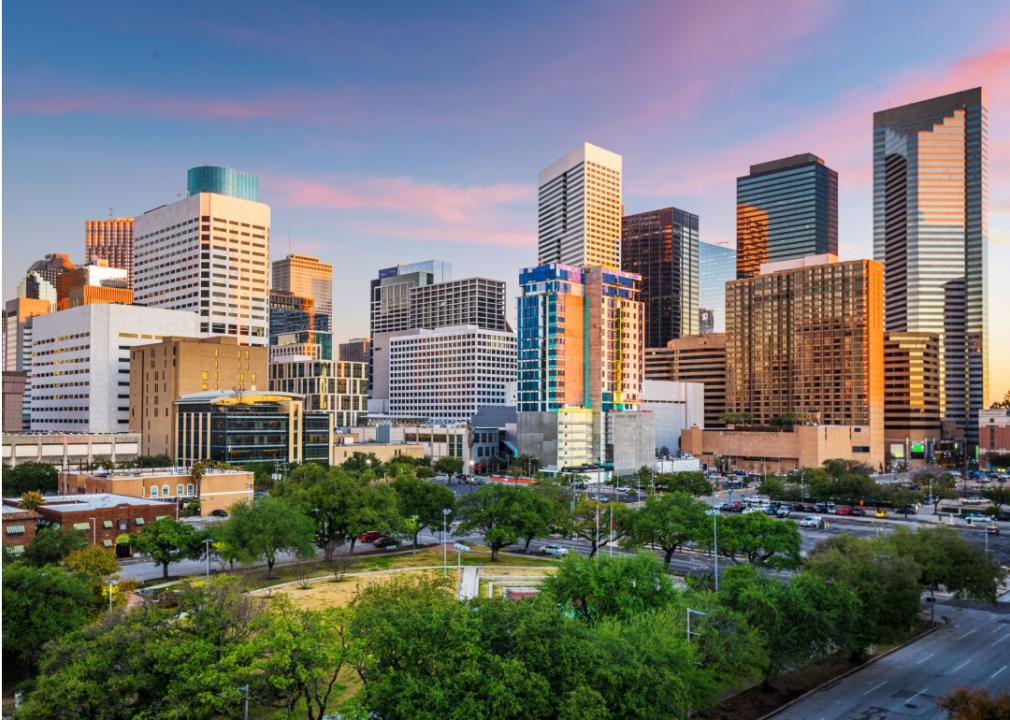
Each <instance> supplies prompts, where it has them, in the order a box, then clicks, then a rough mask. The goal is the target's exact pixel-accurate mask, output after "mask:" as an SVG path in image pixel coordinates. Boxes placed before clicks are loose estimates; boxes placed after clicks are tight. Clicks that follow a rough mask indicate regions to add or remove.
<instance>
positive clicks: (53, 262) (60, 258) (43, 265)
mask: <svg viewBox="0 0 1010 720" xmlns="http://www.w3.org/2000/svg"><path fill="white" fill-rule="evenodd" d="M75 267H77V266H76V265H74V264H73V263H72V262H71V261H70V258H69V257H68V256H67V255H65V254H63V253H50V254H48V255H46V256H45V258H43V259H42V260H36V261H35V262H33V263H32V264H31V266H30V267H29V268H28V272H26V273H25V276H24V278H22V280H21V282H20V283H19V284H18V297H25V298H34V299H36V300H48V301H49V302H51V303H52V304H53V307H56V301H57V292H56V279H57V278H58V277H59V276H60V275H62V274H63V273H65V272H68V271H70V270H73V269H74V268H75Z"/></svg>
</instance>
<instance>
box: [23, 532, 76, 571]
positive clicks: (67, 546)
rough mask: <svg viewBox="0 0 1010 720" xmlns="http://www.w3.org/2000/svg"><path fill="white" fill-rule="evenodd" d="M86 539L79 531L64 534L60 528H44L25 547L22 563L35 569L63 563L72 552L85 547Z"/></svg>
mask: <svg viewBox="0 0 1010 720" xmlns="http://www.w3.org/2000/svg"><path fill="white" fill-rule="evenodd" d="M87 545H88V539H87V538H86V537H85V534H84V533H83V532H82V531H80V530H71V531H68V532H64V531H63V529H62V528H59V527H56V526H53V527H44V528H40V529H39V530H38V532H36V533H35V537H34V538H32V541H31V542H30V543H28V546H27V547H25V552H24V555H23V558H24V561H25V562H27V563H29V564H30V565H34V566H36V567H42V566H43V565H50V564H57V563H61V562H63V559H64V558H66V557H67V556H68V555H69V554H70V553H72V552H73V551H74V550H80V549H81V548H83V547H87Z"/></svg>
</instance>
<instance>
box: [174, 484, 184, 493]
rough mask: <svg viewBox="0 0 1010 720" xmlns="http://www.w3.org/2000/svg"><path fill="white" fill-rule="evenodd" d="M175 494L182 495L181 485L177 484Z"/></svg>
mask: <svg viewBox="0 0 1010 720" xmlns="http://www.w3.org/2000/svg"><path fill="white" fill-rule="evenodd" d="M175 494H176V495H182V483H179V484H178V485H176V486H175Z"/></svg>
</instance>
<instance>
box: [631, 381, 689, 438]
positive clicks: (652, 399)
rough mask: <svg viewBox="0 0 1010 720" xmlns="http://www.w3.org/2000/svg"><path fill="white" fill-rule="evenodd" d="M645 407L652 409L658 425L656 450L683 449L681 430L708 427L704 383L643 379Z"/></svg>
mask: <svg viewBox="0 0 1010 720" xmlns="http://www.w3.org/2000/svg"><path fill="white" fill-rule="evenodd" d="M640 407H641V408H642V409H643V410H651V411H652V414H653V417H654V418H655V426H656V450H657V451H660V450H662V449H663V448H665V449H666V450H667V451H668V453H669V454H670V455H676V454H677V453H679V452H680V431H681V430H683V429H684V428H689V427H692V426H694V425H697V426H698V427H700V428H704V427H705V385H704V384H703V383H694V382H678V381H674V380H643V381H642V402H641V405H640Z"/></svg>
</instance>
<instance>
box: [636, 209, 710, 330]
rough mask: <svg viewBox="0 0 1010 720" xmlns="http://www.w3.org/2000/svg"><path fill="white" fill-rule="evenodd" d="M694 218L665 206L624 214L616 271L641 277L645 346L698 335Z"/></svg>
mask: <svg viewBox="0 0 1010 720" xmlns="http://www.w3.org/2000/svg"><path fill="white" fill-rule="evenodd" d="M698 260H699V255H698V216H697V215H692V214H691V213H688V212H684V211H683V210H678V209H677V208H673V207H668V208H662V209H661V210H651V211H649V212H643V213H637V214H635V215H625V216H624V219H623V222H622V226H621V269H622V270H624V272H630V273H636V274H638V275H640V276H641V277H642V282H641V293H640V297H641V298H642V304H643V305H644V306H645V346H646V347H663V346H665V345H666V343H667V342H668V341H670V340H673V339H674V338H679V337H684V336H685V335H697V334H698V302H699V299H698V288H699V282H698V272H699V263H698Z"/></svg>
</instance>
